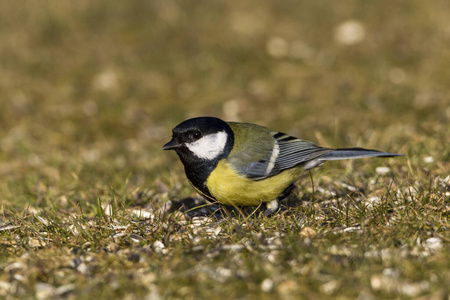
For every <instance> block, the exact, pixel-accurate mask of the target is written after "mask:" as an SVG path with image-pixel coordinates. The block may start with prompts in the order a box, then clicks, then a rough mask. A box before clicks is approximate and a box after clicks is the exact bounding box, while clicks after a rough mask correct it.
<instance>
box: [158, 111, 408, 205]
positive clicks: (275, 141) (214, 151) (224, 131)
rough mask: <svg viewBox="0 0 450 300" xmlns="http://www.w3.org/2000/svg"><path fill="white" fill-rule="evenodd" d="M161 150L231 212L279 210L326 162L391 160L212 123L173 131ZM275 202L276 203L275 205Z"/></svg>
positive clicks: (192, 122)
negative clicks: (253, 208) (171, 152)
mask: <svg viewBox="0 0 450 300" xmlns="http://www.w3.org/2000/svg"><path fill="white" fill-rule="evenodd" d="M172 132H173V135H172V140H171V141H170V142H168V143H167V144H165V145H164V146H163V148H162V149H163V150H175V152H176V153H177V154H178V156H179V158H180V160H181V162H182V163H183V165H184V169H185V172H186V176H187V178H188V180H189V182H190V183H191V185H192V186H193V187H194V189H195V190H196V191H197V192H198V193H199V194H201V195H202V196H204V197H205V198H207V199H209V200H212V201H218V202H220V203H222V204H225V205H231V206H256V205H259V204H260V203H261V202H267V203H272V204H271V205H272V207H273V209H275V208H276V206H277V203H278V202H277V201H276V200H277V199H279V198H280V197H282V196H283V195H285V194H286V193H285V192H286V191H289V190H290V188H291V185H293V183H294V182H295V181H297V180H298V179H299V177H300V175H301V174H302V173H303V171H305V170H309V169H312V168H315V167H318V166H321V165H322V164H323V163H325V161H327V160H340V159H353V158H362V157H392V156H399V155H400V154H395V153H387V152H381V151H377V150H369V149H363V148H344V149H329V148H323V147H319V146H317V145H316V144H314V143H312V142H310V141H305V140H301V139H298V138H295V137H292V136H289V135H287V134H284V133H281V132H277V131H272V130H270V129H268V128H266V127H263V126H259V125H256V124H250V123H238V122H225V121H223V120H221V119H218V118H214V117H198V118H193V119H189V120H186V121H184V122H182V123H180V124H179V125H177V126H176V127H175V128H174V129H173V131H172ZM274 201H275V202H274Z"/></svg>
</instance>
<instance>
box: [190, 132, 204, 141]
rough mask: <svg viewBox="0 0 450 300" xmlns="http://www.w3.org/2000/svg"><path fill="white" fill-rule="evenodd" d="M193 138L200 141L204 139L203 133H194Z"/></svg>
mask: <svg viewBox="0 0 450 300" xmlns="http://www.w3.org/2000/svg"><path fill="white" fill-rule="evenodd" d="M192 137H193V138H194V139H196V140H198V139H199V138H201V137H202V133H201V132H200V131H194V133H193V134H192Z"/></svg>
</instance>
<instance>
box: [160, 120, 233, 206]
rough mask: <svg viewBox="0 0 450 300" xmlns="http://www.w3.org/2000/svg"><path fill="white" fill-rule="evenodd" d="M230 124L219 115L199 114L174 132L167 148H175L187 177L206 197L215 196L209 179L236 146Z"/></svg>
mask: <svg viewBox="0 0 450 300" xmlns="http://www.w3.org/2000/svg"><path fill="white" fill-rule="evenodd" d="M233 144H234V134H233V131H232V130H231V128H230V126H229V125H228V124H227V123H226V122H224V121H222V120H221V119H218V118H213V117H199V118H194V119H189V120H186V121H184V122H182V123H180V124H179V125H178V126H176V127H175V128H174V129H173V131H172V140H171V141H170V142H168V143H167V144H165V145H164V146H163V150H175V151H176V152H177V154H178V156H179V157H180V160H181V162H182V163H183V165H184V169H185V171H186V176H187V177H188V179H189V181H190V182H191V184H192V185H193V186H195V187H196V189H197V191H199V192H200V193H201V194H202V195H203V196H205V197H207V198H210V199H213V197H212V196H211V194H210V192H209V190H208V187H207V186H206V180H207V179H208V177H209V174H211V172H212V171H213V170H214V169H215V168H216V166H217V163H218V162H219V160H221V159H222V158H224V157H227V156H228V154H229V153H230V151H231V149H232V148H233Z"/></svg>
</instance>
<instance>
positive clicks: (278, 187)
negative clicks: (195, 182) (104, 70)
mask: <svg viewBox="0 0 450 300" xmlns="http://www.w3.org/2000/svg"><path fill="white" fill-rule="evenodd" d="M302 172H303V169H302V168H301V167H297V168H292V169H288V170H285V171H283V172H281V173H280V174H278V175H275V176H273V177H269V178H266V179H262V180H251V179H249V178H246V177H244V176H242V175H240V174H238V173H237V172H236V171H235V170H234V169H233V168H232V167H231V166H230V165H229V164H228V163H226V161H225V159H222V160H221V161H219V163H218V164H217V167H216V168H215V169H214V171H213V172H211V174H210V176H209V177H208V180H207V181H206V183H207V186H208V189H209V191H210V193H211V195H213V196H214V197H215V198H216V199H217V201H219V202H220V203H222V204H225V205H238V206H255V205H259V204H260V203H261V202H269V201H271V200H274V199H276V198H277V197H278V196H280V194H281V193H282V192H283V191H284V190H285V189H286V188H287V187H288V186H289V185H291V184H292V183H293V182H295V181H296V180H297V179H298V178H299V176H300V175H301V174H302Z"/></svg>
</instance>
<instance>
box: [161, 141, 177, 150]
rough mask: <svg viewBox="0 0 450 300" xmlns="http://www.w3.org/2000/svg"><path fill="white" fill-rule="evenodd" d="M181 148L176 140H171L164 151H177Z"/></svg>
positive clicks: (164, 147)
mask: <svg viewBox="0 0 450 300" xmlns="http://www.w3.org/2000/svg"><path fill="white" fill-rule="evenodd" d="M179 147H180V144H178V143H177V141H175V139H171V140H170V142H168V143H167V144H165V145H164V146H163V147H162V149H163V150H173V149H177V148H179Z"/></svg>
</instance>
